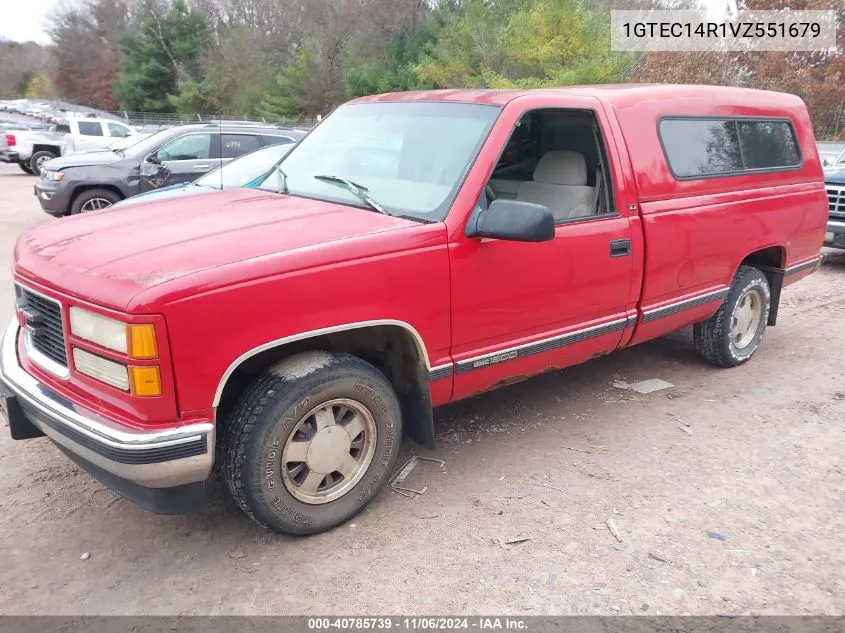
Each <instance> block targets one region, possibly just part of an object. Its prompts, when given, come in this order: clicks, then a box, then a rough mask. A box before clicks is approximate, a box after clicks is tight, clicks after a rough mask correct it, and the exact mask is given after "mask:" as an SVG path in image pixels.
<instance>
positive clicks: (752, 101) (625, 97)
mask: <svg viewBox="0 0 845 633" xmlns="http://www.w3.org/2000/svg"><path fill="white" fill-rule="evenodd" d="M541 94H548V95H559V96H579V97H594V98H596V99H599V100H600V101H603V102H605V103H608V104H610V105H613V106H616V107H620V108H624V107H626V106H631V105H634V104H638V103H641V102H642V101H646V100H649V101H650V100H659V101H667V100H670V99H676V100H684V101H687V100H704V101H708V100H709V101H713V102H720V103H725V104H737V105H741V104H743V103H745V104H749V105H762V104H764V103H765V104H769V105H771V104H772V103H773V102H776V103H778V104H780V105H782V106H785V107H786V108H791V107H794V106H796V105H798V104H801V103H802V102H801V99H799V98H798V97H796V96H795V95H790V94H785V93H781V92H772V91H768V90H755V89H753V88H733V87H728V86H703V85H691V84H687V85H684V84H597V85H590V86H562V87H560V88H538V89H535V90H467V89H453V90H420V91H415V92H391V93H386V94H380V95H372V96H368V97H361V98H359V99H355V100H354V101H352V102H351V103H367V102H376V101H393V102H397V101H454V102H459V103H481V104H487V105H495V106H504V105H506V104H507V103H508V102H510V101H512V100H514V99H517V98H519V97H525V96H532V95H533V96H536V95H541ZM714 105H716V103H714Z"/></svg>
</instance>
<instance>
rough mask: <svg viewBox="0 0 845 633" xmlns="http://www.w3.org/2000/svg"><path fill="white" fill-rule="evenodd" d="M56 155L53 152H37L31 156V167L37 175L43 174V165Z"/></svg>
mask: <svg viewBox="0 0 845 633" xmlns="http://www.w3.org/2000/svg"><path fill="white" fill-rule="evenodd" d="M55 157H56V155H55V154H54V153H53V152H35V153H34V154H33V155H32V156H30V157H29V168H30V169H31V170H32V173H33V174H35V175H36V176H40V175H41V167H42V166H43V165H44V163H46V162H47V161H48V160H53V159H54V158H55Z"/></svg>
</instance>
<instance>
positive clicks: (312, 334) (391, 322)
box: [211, 319, 431, 408]
mask: <svg viewBox="0 0 845 633" xmlns="http://www.w3.org/2000/svg"><path fill="white" fill-rule="evenodd" d="M385 325H388V326H395V327H400V328H402V329H403V330H405V331H406V332H407V333H408V334H410V335H411V338H412V339H413V341H414V346H415V347H416V348H417V353H418V354H419V356H420V358H421V359H422V361H423V362H424V363H425V368H426V371H428V370H430V369H431V363H430V362H429V358H428V351H427V350H426V347H425V343H424V342H423V338H422V336H421V335H420V333H419V332H418V331H417V329H416V328H415V327H414V326H413V325H411V324H410V323H408V322H406V321H400V320H397V319H374V320H371V321H355V322H353V323H344V324H341V325H333V326H330V327H325V328H320V329H317V330H308V331H307V332H300V333H298V334H292V335H290V336H285V337H282V338H278V339H274V340H272V341H267V342H266V343H262V344H261V345H258V346H256V347H253V348H252V349H249V350H247V351H245V352H244V353H243V354H241V355H240V356H238V357H237V358H236V359H235V360H234V361H232V362H231V363H230V364H229V366H228V367H227V368H226V371H225V372H223V375H222V376H221V377H220V381H219V382H218V383H217V390H216V391H215V393H214V401H213V402H212V405H211V406H212V407H215V408H216V407H217V406H218V405H219V404H220V398H221V397H222V395H223V389H224V388H225V387H226V383H227V382H228V381H229V378H231V376H232V374H233V373H234V372H235V370H236V369H237V368H238V367H240V366H241V364H243V363H244V362H245V361H247V360H248V359H250V358H252V357H253V356H255V355H257V354H260V353H261V352H266V351H267V350H270V349H273V348H275V347H281V346H282V345H287V344H288V343H295V342H298V341H304V340H307V339H310V338H317V337H318V336H324V335H326V334H334V333H335V332H346V331H349V330H364V329H367V328H373V327H380V326H385Z"/></svg>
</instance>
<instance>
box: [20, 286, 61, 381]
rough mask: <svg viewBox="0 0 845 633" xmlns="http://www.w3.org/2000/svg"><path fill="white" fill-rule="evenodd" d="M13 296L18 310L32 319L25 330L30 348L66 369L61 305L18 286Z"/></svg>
mask: <svg viewBox="0 0 845 633" xmlns="http://www.w3.org/2000/svg"><path fill="white" fill-rule="evenodd" d="M15 295H16V296H17V306H18V310H19V311H21V312H26V313H28V314H30V315H32V317H33V318H32V320H31V322H30V323H29V324H28V325H29V327H28V328H27V329H28V330H29V340H30V341H31V343H32V346H33V347H34V348H35V349H36V350H38V351H39V352H41V353H42V354H44V356H46V357H47V358H49V359H50V360H52V361H55V362H57V363H59V364H60V365H61V366H62V367H67V352H66V350H65V330H64V323H63V321H62V306H61V304H60V303H59V302H58V301H56V300H55V299H48V298H47V297H45V296H44V295H40V294H38V293H35V292H33V291H32V290H29V289H28V288H24V287H23V286H19V285H16V286H15Z"/></svg>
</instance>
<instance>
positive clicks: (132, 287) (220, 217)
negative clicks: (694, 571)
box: [14, 189, 419, 312]
mask: <svg viewBox="0 0 845 633" xmlns="http://www.w3.org/2000/svg"><path fill="white" fill-rule="evenodd" d="M414 226H419V224H417V223H416V222H412V221H410V220H405V219H401V218H394V217H389V216H386V215H382V214H379V213H375V212H373V211H369V210H366V209H359V208H356V207H350V206H346V205H340V204H335V203H330V202H323V201H319V200H312V199H308V198H298V197H293V196H283V195H280V194H274V193H268V192H264V191H257V190H250V189H229V190H224V191H218V192H213V193H209V194H207V195H202V196H186V197H176V198H172V199H168V200H158V201H155V202H148V203H139V204H135V205H130V206H127V207H125V208H118V209H104V210H102V211H96V212H93V213H86V214H83V215H78V216H74V217H69V218H63V219H59V220H55V221H51V222H48V223H46V224H43V225H41V226H39V227H35V228H33V229H30V230H29V231H27V232H26V233H24V234H23V235H22V236H21V237H20V239H19V240H18V242H17V244H16V246H15V255H14V257H15V274H16V275H17V276H18V277H22V278H29V279H32V280H33V281H36V282H38V283H41V284H43V285H45V286H47V287H51V288H54V289H56V290H58V291H60V292H63V293H65V294H68V295H71V296H75V297H78V298H80V299H84V300H87V301H90V302H92V303H95V304H97V305H102V306H106V307H111V308H115V309H117V310H122V311H130V312H131V311H133V310H135V309H137V311H143V306H141V307H139V306H137V305H133V306H132V309H130V303H131V302H132V299H133V298H134V297H136V296H137V295H139V294H140V293H142V292H144V291H147V290H149V289H151V288H153V287H157V286H162V285H166V284H168V283H172V282H174V280H177V279H180V278H183V277H186V276H189V275H193V274H196V273H199V272H201V271H207V270H209V269H211V268H218V267H224V266H230V265H233V264H237V263H238V262H245V261H246V260H255V259H256V258H261V257H264V256H273V255H278V254H282V255H291V254H293V253H296V254H298V255H299V257H297V258H296V262H291V263H289V264H287V265H286V264H285V262H284V261H280V262H278V263H276V264H274V265H273V266H272V270H271V271H270V272H272V273H274V274H276V273H280V272H284V271H285V270H288V269H290V268H291V266H294V265H295V266H296V267H297V268H302V267H308V266H309V265H317V264H318V263H320V264H322V263H326V261H330V260H332V259H334V260H339V259H343V258H344V257H349V253H350V251H349V249H342V248H334V252H333V254H332V255H330V256H328V257H327V254H326V250H327V249H332V248H333V247H334V246H336V245H338V244H339V243H340V242H341V241H343V242H344V243H346V244H348V243H349V242H350V241H353V240H355V239H356V238H363V237H364V236H371V235H374V234H377V233H383V232H386V231H394V230H397V229H402V228H409V227H414ZM339 251H343V253H344V254H341V253H340V252H339ZM318 253H319V255H318ZM288 261H290V258H288ZM244 267H247V266H246V265H245V264H244ZM268 268H270V267H269V266H268ZM280 268H281V270H280ZM207 289H208V288H207V287H203V288H198V289H197V290H207ZM152 294H153V295H155V294H156V293H152ZM145 298H148V299H149V301H148V302H154V297H149V296H148V295H145Z"/></svg>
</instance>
